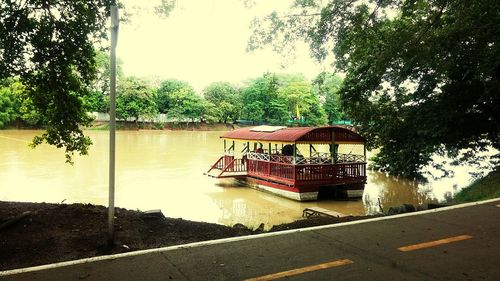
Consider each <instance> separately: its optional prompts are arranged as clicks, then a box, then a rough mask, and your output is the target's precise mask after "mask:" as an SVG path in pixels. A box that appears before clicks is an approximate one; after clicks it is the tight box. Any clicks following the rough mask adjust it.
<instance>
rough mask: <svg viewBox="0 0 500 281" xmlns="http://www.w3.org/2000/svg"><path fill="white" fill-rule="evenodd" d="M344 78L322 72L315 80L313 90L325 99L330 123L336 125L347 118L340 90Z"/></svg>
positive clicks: (324, 105)
mask: <svg viewBox="0 0 500 281" xmlns="http://www.w3.org/2000/svg"><path fill="white" fill-rule="evenodd" d="M342 81H343V80H342V78H340V76H338V75H336V74H334V73H327V72H322V73H320V74H318V76H316V78H315V79H314V80H313V90H314V92H316V93H317V95H319V96H320V98H321V99H323V101H324V102H323V109H324V110H325V113H326V114H327V116H328V123H329V124H334V123H335V122H338V121H340V120H342V119H344V118H345V117H346V116H345V114H344V110H343V109H342V105H341V100H340V96H339V90H340V87H341V85H342Z"/></svg>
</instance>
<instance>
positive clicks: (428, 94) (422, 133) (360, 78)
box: [249, 0, 500, 178]
mask: <svg viewBox="0 0 500 281" xmlns="http://www.w3.org/2000/svg"><path fill="white" fill-rule="evenodd" d="M498 26H500V2H499V1H497V0H478V1H446V0H439V1H424V0H417V1H396V0H386V1H349V2H346V1H341V0H330V1H328V2H327V3H325V4H324V5H322V3H321V1H313V0H309V1H303V0H299V1H295V6H294V7H293V8H292V9H291V10H290V11H289V12H288V14H287V15H278V14H277V13H273V14H271V15H270V16H268V17H267V18H266V19H264V20H261V21H256V22H255V25H254V28H255V29H254V30H255V31H254V33H253V35H252V38H251V40H250V43H249V48H250V49H255V48H258V47H261V46H263V45H266V44H268V43H271V44H272V45H273V46H274V47H275V49H276V50H278V51H280V50H281V51H289V49H290V47H287V46H290V45H291V44H290V42H293V41H294V40H302V39H304V40H305V41H307V42H308V43H309V45H310V47H311V53H312V54H313V55H314V57H315V58H317V59H318V60H324V59H326V58H329V57H330V56H328V55H329V54H330V53H329V50H333V53H334V55H335V56H334V57H335V67H336V70H338V71H343V72H345V73H346V77H345V80H344V83H343V84H342V86H341V88H340V90H339V95H340V98H341V101H342V106H343V108H344V109H345V111H346V113H347V114H348V115H349V117H350V118H352V120H353V121H354V122H355V123H357V124H358V125H359V128H360V132H361V133H362V134H363V135H364V136H365V137H366V138H367V140H368V148H369V149H373V148H380V152H379V153H378V155H377V157H376V158H375V159H374V160H375V164H376V167H378V168H379V169H381V170H384V171H387V172H390V173H392V174H396V175H402V176H406V177H412V178H415V177H420V176H421V172H422V168H423V167H425V166H426V165H428V164H429V163H431V159H432V158H431V157H432V155H433V154H434V153H438V154H442V155H444V154H446V155H448V156H450V157H452V158H457V157H458V156H459V155H460V154H461V152H463V151H466V152H467V153H465V154H462V155H465V156H466V159H465V158H464V157H462V158H461V159H460V160H463V161H465V160H478V159H479V158H478V157H477V156H478V154H477V152H480V151H484V150H486V149H487V148H488V147H490V146H492V147H494V148H497V149H500V47H499V46H500V32H499V31H498V28H497V27H498ZM283 46H284V47H283ZM456 162H458V163H460V161H456Z"/></svg>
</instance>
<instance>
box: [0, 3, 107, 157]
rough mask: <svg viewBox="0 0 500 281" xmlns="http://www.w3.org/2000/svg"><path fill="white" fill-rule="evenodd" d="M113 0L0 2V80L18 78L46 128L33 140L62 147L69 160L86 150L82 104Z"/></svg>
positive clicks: (94, 70)
mask: <svg viewBox="0 0 500 281" xmlns="http://www.w3.org/2000/svg"><path fill="white" fill-rule="evenodd" d="M109 4H110V1H109V0H94V1H92V2H91V3H89V2H88V1H83V0H61V1H35V0H26V1H2V2H1V3H0V79H5V78H9V77H19V79H20V81H21V82H22V83H23V85H25V86H26V96H25V99H29V104H30V105H32V108H33V109H34V111H35V112H37V113H38V114H39V115H40V116H41V118H42V119H43V120H42V122H43V123H44V125H45V127H46V131H45V133H43V134H42V135H41V136H38V137H36V138H35V139H34V140H33V145H34V146H36V145H38V144H40V143H42V142H47V143H49V144H52V145H55V146H56V147H64V148H65V150H66V157H67V161H68V162H70V161H71V155H73V154H74V153H75V152H78V153H80V154H86V153H87V150H88V147H89V145H90V144H91V142H90V139H89V138H87V137H85V136H84V134H83V131H82V130H81V126H85V125H88V124H89V123H90V122H91V119H90V118H89V117H88V116H87V114H86V112H85V110H83V107H82V97H84V96H86V95H87V94H88V91H89V89H90V86H91V84H92V82H93V81H94V79H95V74H96V66H95V58H94V44H96V43H97V42H98V41H99V40H101V39H102V38H106V32H107V28H106V23H107V14H108V7H109Z"/></svg>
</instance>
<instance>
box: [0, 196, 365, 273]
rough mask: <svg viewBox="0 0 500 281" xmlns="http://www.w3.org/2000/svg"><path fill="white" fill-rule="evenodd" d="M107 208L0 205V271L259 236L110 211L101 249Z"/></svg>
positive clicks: (239, 228)
mask: <svg viewBox="0 0 500 281" xmlns="http://www.w3.org/2000/svg"><path fill="white" fill-rule="evenodd" d="M107 216H108V215H107V208H106V207H104V206H96V205H91V204H48V203H20V202H4V201H0V249H1V250H0V270H7V269H14V268H22V267H29V266H35V265H42V264H48V263H54V262H61V261H68V260H75V259H81V258H88V257H94V256H99V255H107V254H116V253H123V252H129V251H135V250H142V249H150V248H157V247H165V246H172V245H179V244H187V243H192V242H198V241H205V240H213V239H220V238H227V237H235V236H243V235H252V234H258V233H262V232H263V231H262V230H261V229H257V230H251V229H248V228H246V227H244V226H243V225H240V224H237V225H235V226H233V227H228V226H224V225H218V224H213V223H205V222H195V221H189V220H184V219H180V218H166V217H163V216H152V215H148V214H146V213H144V212H140V211H132V210H127V209H122V208H116V211H115V224H114V225H115V243H114V245H113V246H112V247H108V246H107ZM363 218H367V217H346V218H330V217H314V218H310V219H304V220H298V221H295V222H292V223H288V224H282V225H277V226H274V227H273V228H272V229H271V230H270V231H280V230H287V229H296V228H302V227H309V226H316V225H324V224H332V223H339V222H345V221H351V220H356V219H363Z"/></svg>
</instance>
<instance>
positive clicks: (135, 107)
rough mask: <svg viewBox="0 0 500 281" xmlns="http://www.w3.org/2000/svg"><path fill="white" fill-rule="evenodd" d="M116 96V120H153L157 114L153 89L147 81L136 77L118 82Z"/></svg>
mask: <svg viewBox="0 0 500 281" xmlns="http://www.w3.org/2000/svg"><path fill="white" fill-rule="evenodd" d="M116 92H117V95H116V117H117V118H118V119H127V118H134V122H137V121H139V118H146V119H147V118H153V117H154V115H155V114H156V113H157V112H158V110H157V107H156V103H155V92H154V89H153V88H151V87H149V85H148V83H147V81H145V80H143V79H139V78H136V77H125V78H123V79H120V80H118V83H117V91H116Z"/></svg>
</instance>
